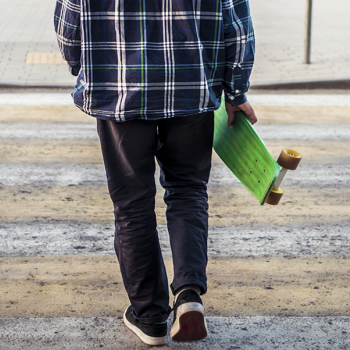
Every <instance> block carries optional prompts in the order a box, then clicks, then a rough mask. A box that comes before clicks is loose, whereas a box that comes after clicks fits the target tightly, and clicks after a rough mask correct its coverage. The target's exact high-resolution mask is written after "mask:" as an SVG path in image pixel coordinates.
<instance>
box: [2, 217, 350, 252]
mask: <svg viewBox="0 0 350 350" xmlns="http://www.w3.org/2000/svg"><path fill="white" fill-rule="evenodd" d="M157 229H158V234H159V239H160V244H161V247H162V250H163V255H164V257H166V258H171V251H170V242H169V237H168V231H167V228H166V226H165V225H159V226H158V228H157ZM349 235H350V227H349V226H348V225H347V224H346V223H339V225H337V226H334V225H330V224H324V225H320V224H319V225H308V224H305V225H303V224H298V225H294V226H292V227H290V226H287V225H279V226H275V225H242V226H234V225H226V226H215V225H214V226H209V241H208V249H209V250H208V255H209V257H210V258H212V257H223V256H231V257H235V256H246V255H255V256H259V255H275V256H280V255H288V254H291V255H312V254H348V252H349V251H350V241H349V239H348V237H349ZM113 240H114V228H113V225H108V224H97V223H92V224H89V223H86V222H76V221H72V222H69V221H68V222H65V221H60V222H55V223H50V222H34V223H33V222H19V223H14V222H2V223H1V224H0V256H32V255H52V254H53V255H57V254H59V255H70V254H80V255H86V254H98V255H103V254H114V248H113Z"/></svg>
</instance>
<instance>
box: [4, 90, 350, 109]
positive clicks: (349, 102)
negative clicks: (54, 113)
mask: <svg viewBox="0 0 350 350" xmlns="http://www.w3.org/2000/svg"><path fill="white" fill-rule="evenodd" d="M248 98H249V101H250V103H251V104H252V105H253V106H254V105H255V106H334V107H338V106H339V107H342V106H350V98H349V95H348V94H344V95H340V94H338V95H321V94H288V95H287V94H254V93H249V95H248ZM0 105H15V106H16V105H29V106H31V105H32V106H33V105H41V106H44V105H56V106H64V105H67V106H69V105H73V100H72V97H71V96H70V95H69V93H66V92H65V93H26V94H20V93H0Z"/></svg>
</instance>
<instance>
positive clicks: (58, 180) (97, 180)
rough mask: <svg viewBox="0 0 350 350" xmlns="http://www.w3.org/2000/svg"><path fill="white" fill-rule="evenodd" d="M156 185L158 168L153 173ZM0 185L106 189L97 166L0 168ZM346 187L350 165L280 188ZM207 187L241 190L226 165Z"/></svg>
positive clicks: (295, 175)
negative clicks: (231, 187) (75, 186)
mask: <svg viewBox="0 0 350 350" xmlns="http://www.w3.org/2000/svg"><path fill="white" fill-rule="evenodd" d="M155 181H156V184H157V185H158V186H160V184H159V168H158V167H157V170H156V173H155ZM0 183H1V184H2V185H4V186H14V185H17V186H23V185H32V186H48V185H54V186H68V185H82V186H87V185H95V186H103V185H107V180H106V174H105V169H104V166H103V165H100V164H85V165H83V164H82V165H80V164H57V163H55V164H0ZM298 185H302V186H304V187H315V186H316V187H324V186H339V185H341V186H349V185H350V165H328V166H326V167H325V166H323V165H313V166H305V165H303V164H301V165H300V166H299V167H298V170H297V171H293V172H290V173H289V174H288V176H286V178H285V180H284V181H283V187H286V186H298ZM209 186H242V185H241V183H240V181H239V180H238V179H237V178H236V177H235V176H234V175H233V174H232V172H231V171H230V170H229V169H228V168H227V167H226V165H225V164H223V163H220V164H216V165H215V166H214V167H213V169H212V171H211V174H210V179H209Z"/></svg>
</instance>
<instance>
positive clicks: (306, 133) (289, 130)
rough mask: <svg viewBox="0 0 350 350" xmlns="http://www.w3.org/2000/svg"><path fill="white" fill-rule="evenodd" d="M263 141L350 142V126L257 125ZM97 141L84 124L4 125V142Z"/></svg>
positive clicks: (92, 129) (1, 130)
mask: <svg viewBox="0 0 350 350" xmlns="http://www.w3.org/2000/svg"><path fill="white" fill-rule="evenodd" d="M255 130H256V131H257V133H258V134H259V136H260V137H261V138H262V139H263V140H307V141H309V140H336V141H342V140H350V125H348V124H343V125H333V124H324V125H314V124H313V125H297V124H295V125H288V126H286V125H284V124H259V123H258V124H256V126H255ZM1 138H3V139H18V138H30V139H50V140H54V139H56V140H57V139H97V138H98V136H97V131H96V125H94V124H84V123H79V124H77V123H71V124H70V123H30V124H24V123H13V124H12V123H2V124H1V128H0V139H1Z"/></svg>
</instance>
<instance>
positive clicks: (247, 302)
mask: <svg viewBox="0 0 350 350" xmlns="http://www.w3.org/2000/svg"><path fill="white" fill-rule="evenodd" d="M164 262H165V267H166V269H167V274H168V279H169V282H171V281H172V279H173V266H172V260H171V259H169V258H165V261H164ZM0 263H1V266H2V269H3V271H2V281H1V289H0V299H1V305H2V310H1V315H2V317H96V316H122V312H123V310H124V309H125V307H126V306H127V305H128V303H129V300H128V297H127V294H126V292H125V289H124V286H123V282H122V278H121V273H120V268H119V266H118V264H117V258H116V256H115V255H114V254H113V255H111V254H108V255H95V254H88V255H49V256H44V255H40V256H25V257H1V258H0ZM207 276H208V292H207V294H206V295H205V296H203V300H204V303H205V309H206V314H207V315H208V316H233V315H235V316H238V315H251V316H253V315H256V316H258V315H260V316H272V315H274V316H279V315H286V316H317V315H318V316H326V315H328V316H330V315H333V316H342V315H343V316H344V315H349V313H350V295H349V293H346V290H347V289H348V288H350V277H349V256H342V255H331V254H327V255H315V254H312V255H307V254H304V255H301V256H295V255H289V254H287V255H279V256H274V255H270V256H269V255H262V256H256V255H245V256H231V257H225V256H223V257H213V256H212V257H211V258H210V259H209V261H208V265H207Z"/></svg>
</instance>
